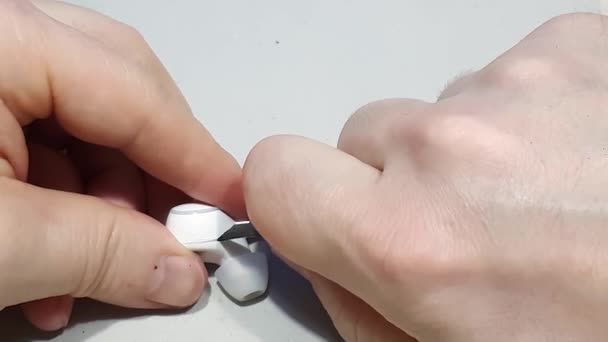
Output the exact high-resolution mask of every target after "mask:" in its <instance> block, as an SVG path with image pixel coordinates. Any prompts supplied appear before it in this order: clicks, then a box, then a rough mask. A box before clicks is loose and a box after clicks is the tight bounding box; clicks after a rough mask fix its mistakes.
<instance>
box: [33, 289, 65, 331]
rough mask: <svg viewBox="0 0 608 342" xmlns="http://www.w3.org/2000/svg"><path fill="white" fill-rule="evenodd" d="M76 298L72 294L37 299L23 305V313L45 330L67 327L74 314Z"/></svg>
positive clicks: (36, 325)
mask: <svg viewBox="0 0 608 342" xmlns="http://www.w3.org/2000/svg"><path fill="white" fill-rule="evenodd" d="M73 307H74V299H73V298H72V297H70V296H57V297H52V298H45V299H40V300H35V301H33V302H28V303H25V304H23V305H22V306H21V308H22V310H23V314H24V315H25V317H26V318H27V320H28V321H30V323H32V324H33V325H34V326H35V327H37V328H38V329H41V330H45V331H56V330H60V329H63V328H65V327H66V326H67V325H68V323H69V321H70V315H71V314H72V308H73Z"/></svg>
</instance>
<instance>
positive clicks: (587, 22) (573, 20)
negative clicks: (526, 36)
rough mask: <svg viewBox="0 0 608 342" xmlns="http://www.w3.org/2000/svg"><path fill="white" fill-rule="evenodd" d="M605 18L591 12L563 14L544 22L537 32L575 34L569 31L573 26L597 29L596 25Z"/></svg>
mask: <svg viewBox="0 0 608 342" xmlns="http://www.w3.org/2000/svg"><path fill="white" fill-rule="evenodd" d="M606 18H607V17H606V16H605V15H602V14H598V13H591V12H571V13H564V14H560V15H556V16H554V17H552V18H550V19H549V20H547V21H545V22H544V23H543V24H542V25H541V26H540V27H539V31H541V32H562V31H564V30H566V31H568V32H569V33H575V32H572V31H571V29H572V28H573V27H574V26H576V27H579V28H580V27H581V25H582V26H583V27H586V28H592V27H598V24H602V23H603V22H604V21H605V20H606ZM575 31H576V30H575Z"/></svg>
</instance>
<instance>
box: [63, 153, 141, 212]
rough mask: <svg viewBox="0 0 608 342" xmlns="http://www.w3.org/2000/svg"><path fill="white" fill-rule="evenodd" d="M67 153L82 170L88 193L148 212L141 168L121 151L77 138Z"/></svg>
mask: <svg viewBox="0 0 608 342" xmlns="http://www.w3.org/2000/svg"><path fill="white" fill-rule="evenodd" d="M68 155H69V157H70V158H71V159H72V160H73V161H74V163H75V164H76V166H77V167H78V169H79V170H80V171H81V172H82V175H83V178H84V182H85V193H87V194H89V195H93V196H95V197H98V198H103V199H105V200H107V201H110V202H112V203H114V204H115V205H119V206H122V207H125V208H129V209H133V210H138V211H142V212H145V210H146V194H145V187H144V181H143V175H142V172H141V170H140V169H139V168H138V167H137V166H135V165H134V164H133V163H132V162H131V161H129V160H128V159H127V158H126V157H125V156H124V155H123V154H122V153H120V152H119V151H116V150H112V149H109V148H107V147H103V146H98V145H92V144H88V143H83V142H78V143H76V144H74V146H73V147H72V148H71V149H70V151H69V152H68Z"/></svg>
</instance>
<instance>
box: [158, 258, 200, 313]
mask: <svg viewBox="0 0 608 342" xmlns="http://www.w3.org/2000/svg"><path fill="white" fill-rule="evenodd" d="M206 277H207V272H206V270H205V267H204V265H203V263H202V261H201V258H200V257H197V256H167V257H162V258H161V259H160V261H159V262H158V265H154V269H153V275H152V281H151V282H150V292H149V294H148V296H147V299H148V300H150V301H153V302H156V303H160V304H165V305H168V306H173V307H185V306H189V305H192V304H193V303H194V302H196V301H197V300H198V298H200V296H201V294H202V291H203V288H204V285H205V280H206Z"/></svg>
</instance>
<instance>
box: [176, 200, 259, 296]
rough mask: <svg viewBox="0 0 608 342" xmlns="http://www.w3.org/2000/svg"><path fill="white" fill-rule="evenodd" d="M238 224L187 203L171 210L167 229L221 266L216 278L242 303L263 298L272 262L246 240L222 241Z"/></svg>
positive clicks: (212, 210)
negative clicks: (269, 266)
mask: <svg viewBox="0 0 608 342" xmlns="http://www.w3.org/2000/svg"><path fill="white" fill-rule="evenodd" d="M234 223H235V221H234V220H233V219H232V218H230V217H229V216H228V215H226V214H225V213H224V212H223V211H221V210H220V209H218V208H216V207H212V206H208V205H204V204H198V203H187V204H182V205H179V206H176V207H174V208H172V209H171V211H170V212H169V215H168V217H167V222H166V226H167V228H168V229H169V231H170V232H171V233H172V234H173V236H175V238H176V239H177V240H178V241H179V242H180V243H182V244H183V245H184V246H186V247H187V248H188V249H190V250H192V251H194V252H196V253H199V254H200V255H201V257H202V259H203V261H204V262H206V263H210V264H215V265H218V266H219V268H218V269H217V270H216V271H215V277H216V279H217V281H218V283H219V284H220V285H221V286H222V288H223V289H224V290H225V291H226V292H227V293H228V294H229V295H230V296H231V297H233V298H234V299H235V300H237V301H239V302H243V301H249V300H252V299H255V298H257V297H259V296H261V295H263V294H264V293H265V292H266V290H267V287H268V260H267V257H266V254H265V253H263V252H260V251H258V248H259V246H258V243H256V244H255V245H253V246H252V245H250V244H249V243H248V242H247V239H245V238H238V239H232V240H227V241H222V242H218V241H217V238H218V237H219V236H221V235H222V234H223V233H224V232H226V231H227V230H228V229H230V228H231V227H232V226H233V225H234Z"/></svg>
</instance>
